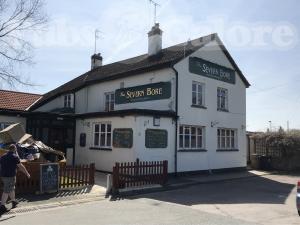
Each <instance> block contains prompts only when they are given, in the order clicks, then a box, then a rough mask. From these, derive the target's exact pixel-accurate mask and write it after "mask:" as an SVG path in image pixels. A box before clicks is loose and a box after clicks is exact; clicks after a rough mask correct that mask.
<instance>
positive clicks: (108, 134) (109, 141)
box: [106, 133, 111, 147]
mask: <svg viewBox="0 0 300 225" xmlns="http://www.w3.org/2000/svg"><path fill="white" fill-rule="evenodd" d="M106 145H107V146H108V147H110V146H111V133H107V143H106Z"/></svg>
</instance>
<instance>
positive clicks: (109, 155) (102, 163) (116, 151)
mask: <svg viewBox="0 0 300 225" xmlns="http://www.w3.org/2000/svg"><path fill="white" fill-rule="evenodd" d="M99 122H111V125H112V131H113V129H114V128H132V129H133V136H134V135H135V133H136V130H135V118H134V117H133V116H126V117H124V118H120V117H111V118H93V119H85V120H77V121H76V140H75V163H76V164H88V163H95V166H96V169H97V170H103V171H110V172H112V167H113V165H114V164H115V163H116V162H132V161H134V160H135V159H136V155H135V151H134V148H135V147H136V146H135V143H133V147H132V148H113V149H112V151H103V150H91V149H90V147H93V123H99ZM80 133H86V146H85V147H80V143H79V141H80V140H79V138H80ZM134 140H135V138H133V142H134Z"/></svg>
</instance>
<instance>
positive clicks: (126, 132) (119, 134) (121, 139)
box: [113, 128, 133, 148]
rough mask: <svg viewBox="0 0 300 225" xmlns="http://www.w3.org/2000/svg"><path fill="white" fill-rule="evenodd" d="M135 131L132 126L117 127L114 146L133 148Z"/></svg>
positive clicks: (114, 132)
mask: <svg viewBox="0 0 300 225" xmlns="http://www.w3.org/2000/svg"><path fill="white" fill-rule="evenodd" d="M132 144H133V131H132V129H131V128H116V129H114V131H113V146H114V147H115V148H131V147H132Z"/></svg>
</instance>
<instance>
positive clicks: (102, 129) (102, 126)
mask: <svg viewBox="0 0 300 225" xmlns="http://www.w3.org/2000/svg"><path fill="white" fill-rule="evenodd" d="M101 132H105V124H101Z"/></svg>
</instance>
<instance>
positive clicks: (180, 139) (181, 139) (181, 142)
mask: <svg viewBox="0 0 300 225" xmlns="http://www.w3.org/2000/svg"><path fill="white" fill-rule="evenodd" d="M179 148H183V135H179Z"/></svg>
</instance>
